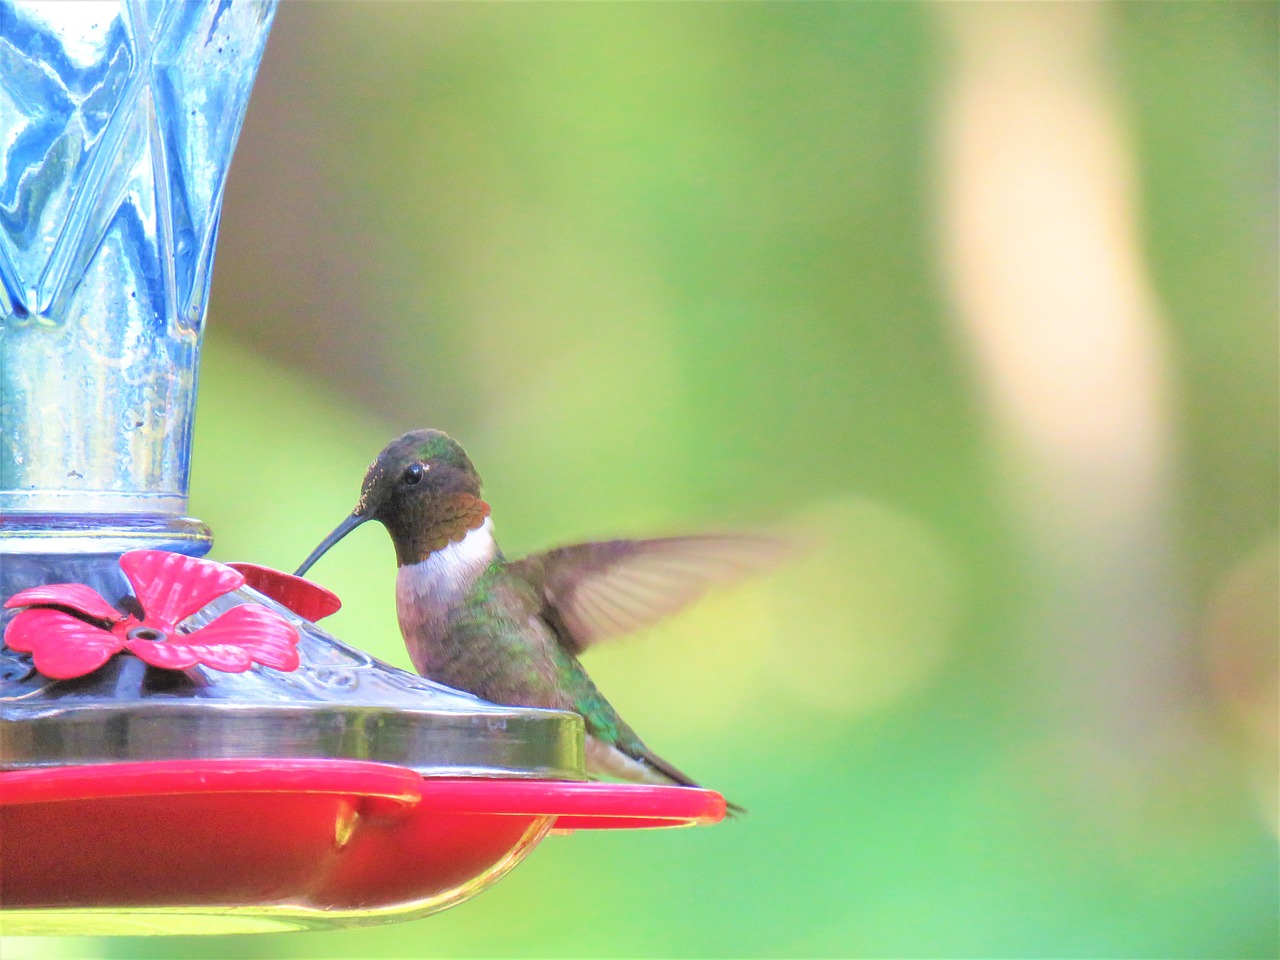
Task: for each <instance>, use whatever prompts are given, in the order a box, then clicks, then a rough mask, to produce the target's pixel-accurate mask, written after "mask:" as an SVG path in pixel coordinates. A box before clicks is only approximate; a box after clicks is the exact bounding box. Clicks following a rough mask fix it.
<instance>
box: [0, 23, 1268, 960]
mask: <svg viewBox="0 0 1280 960" xmlns="http://www.w3.org/2000/svg"><path fill="white" fill-rule="evenodd" d="M1277 26H1278V24H1277V6H1276V4H1274V3H1230V4H1225V3H1224V4H1216V3H1196V4H1179V3H1143V4H1138V3H1133V4H1117V5H1108V6H1095V5H1074V4H1067V5H1055V4H1037V5H1026V6H1022V5H1004V4H975V5H968V4H955V5H947V6H945V7H934V6H929V5H923V4H920V5H917V4H873V3H785V4H784V3H777V4H774V3H753V4H746V3H742V4H656V3H654V4H609V5H592V4H554V3H543V4H530V5H526V4H450V3H431V4H426V3H420V4H401V3H389V4H373V3H365V4H350V3H349V4H299V3H292V4H290V3H286V4H284V5H282V6H281V8H280V11H279V14H278V17H277V21H276V26H275V28H274V32H273V35H272V39H271V42H270V44H269V46H268V50H267V55H266V58H265V61H264V64H263V67H262V71H261V75H260V79H259V82H258V86H257V88H256V90H255V93H254V99H253V102H252V103H251V105H250V108H249V115H248V119H247V121H246V124H245V128H244V133H243V136H242V139H241V142H240V146H239V149H238V153H237V158H236V162H235V164H234V165H233V169H232V173H231V179H230V183H229V186H228V192H227V199H226V206H225V211H224V217H223V224H222V235H221V242H220V250H219V255H218V261H217V269H216V272H215V282H214V291H213V297H212V301H211V307H210V314H209V327H208V331H207V335H206V346H205V353H204V363H203V377H202V384H201V397H200V407H199V415H198V423H197V429H196V448H195V450H196V453H195V458H196V459H195V465H194V476H193V481H192V501H191V509H192V513H193V515H196V516H199V517H201V518H203V519H205V520H206V521H208V522H209V523H210V524H211V525H212V527H213V528H214V531H215V533H216V536H217V543H216V546H215V552H214V554H213V555H214V556H215V557H216V558H221V559H246V560H253V561H257V562H261V563H267V564H271V565H274V566H278V567H283V568H285V569H292V568H293V567H294V566H296V564H297V563H298V562H299V561H300V560H301V559H302V557H303V556H305V555H306V553H307V552H308V551H309V550H310V548H311V547H312V546H314V545H315V543H316V542H317V541H318V540H319V538H320V537H321V536H322V535H323V534H325V533H327V532H328V531H329V530H330V529H331V528H332V527H333V525H334V524H336V523H337V521H338V520H340V519H341V518H342V517H344V516H345V515H346V514H347V512H348V511H349V510H350V509H351V507H352V505H353V504H354V501H355V497H356V494H357V492H358V485H359V480H360V477H361V474H362V472H363V470H364V467H365V466H366V464H367V463H368V462H369V460H370V459H372V457H373V455H374V454H375V453H376V452H377V451H378V450H379V449H380V448H381V447H382V445H383V444H384V442H385V441H386V440H388V439H389V438H390V437H392V436H394V435H396V434H398V433H400V432H402V431H404V430H407V429H411V428H415V427H419V426H435V427H440V428H443V429H446V430H448V431H449V432H450V433H452V434H453V435H454V436H456V437H457V438H458V439H459V440H460V441H462V442H463V443H464V444H465V445H466V447H467V449H468V451H469V452H470V453H471V455H472V458H473V459H474V461H475V462H476V464H477V466H478V468H479V469H480V471H481V473H482V475H483V476H484V478H485V481H486V496H487V499H488V500H489V501H490V502H491V503H492V504H493V505H494V517H495V521H496V527H497V532H498V534H499V538H500V541H501V542H502V544H503V546H504V548H505V550H506V551H507V553H508V554H509V555H519V554H521V553H523V552H526V551H529V550H536V549H543V548H546V547H549V546H552V545H555V544H557V543H561V542H568V541H573V540H575V539H582V538H599V537H604V536H614V535H645V534H653V533H661V532H672V531H679V530H687V529H701V528H706V527H723V526H726V525H730V526H732V525H735V524H755V523H761V522H765V523H768V522H778V523H781V524H783V525H784V526H793V527H795V528H797V529H804V530H807V531H812V530H814V529H821V530H823V531H824V532H825V537H824V538H823V540H822V541H821V543H820V544H819V546H818V547H817V548H816V549H815V550H814V551H812V552H811V553H810V554H808V555H806V556H805V557H804V558H803V559H802V560H800V561H798V562H796V563H794V564H792V565H791V566H789V567H787V568H786V569H784V570H782V571H781V572H780V573H778V574H777V575H776V576H773V577H770V578H767V579H765V580H761V581H759V582H756V583H751V584H746V585H744V586H742V587H740V588H737V589H735V590H733V591H730V592H727V593H725V594H723V595H719V596H716V597H713V598H711V599H709V600H707V601H706V602H705V603H703V604H701V605H699V606H698V607H696V608H695V609H693V610H691V611H690V612H689V613H688V614H687V615H685V616H683V617H681V618H680V619H679V620H677V621H673V622H671V623H670V624H668V625H664V626H662V627H661V628H659V629H657V630H655V631H653V632H652V633H650V634H649V635H647V636H645V637H641V638H637V639H635V640H629V641H625V642H622V643H619V644H617V645H615V646H613V647H611V648H608V649H600V650H597V651H592V653H591V654H590V655H589V658H588V660H587V665H588V667H589V668H590V669H591V670H592V673H593V675H594V676H595V678H596V679H597V682H598V683H599V685H600V686H601V688H602V689H603V690H604V691H605V692H606V693H607V694H608V695H609V696H610V698H611V699H612V700H613V702H614V703H615V704H616V705H617V706H618V707H619V709H620V711H621V712H622V713H623V714H624V715H625V716H626V717H627V718H628V719H629V720H630V721H631V723H632V724H633V725H634V726H635V727H636V728H637V729H638V730H639V731H640V732H641V734H642V735H643V736H644V737H645V739H646V740H647V741H648V742H649V743H650V744H651V745H652V746H653V747H654V748H655V749H656V750H658V752H660V753H662V754H663V755H664V756H667V757H669V758H670V759H671V760H672V761H673V762H675V763H676V764H678V765H679V766H681V767H683V768H684V769H687V770H689V771H691V772H693V773H694V774H695V775H697V776H699V777H700V778H702V779H703V780H704V781H705V782H706V783H707V784H708V785H710V786H714V787H715V788H717V789H720V790H722V791H723V792H724V793H725V794H726V795H728V796H729V797H731V798H732V799H734V800H737V801H738V802H740V803H742V804H744V805H745V806H747V807H748V808H750V811H751V813H750V815H749V816H747V817H746V818H744V819H742V820H740V821H738V822H734V823H729V824H726V825H724V826H721V827H717V828H714V829H703V830H691V831H666V832H659V833H616V834H610V833H601V834H599V835H588V834H579V835H574V836H572V837H563V838H553V839H551V840H548V841H547V842H546V843H545V844H544V845H543V846H542V847H540V848H539V849H538V850H537V851H536V852H535V853H534V855H533V856H532V857H531V858H530V859H529V860H528V861H527V862H526V863H525V864H524V865H523V866H521V867H520V868H519V869H518V870H516V871H515V872H514V873H513V874H512V875H511V876H510V877H509V878H507V879H505V880H503V881H502V882H501V883H499V884H498V885H497V886H496V887H495V888H494V889H493V890H491V891H489V892H487V893H485V894H484V895H482V896H480V897H478V898H477V899H475V900H473V901H471V902H469V903H467V904H464V905H462V906H460V907H458V908H455V909H453V910H450V911H447V912H446V913H443V914H441V915H439V916H436V917H433V918H428V919H426V920H422V921H418V922H414V923H407V924H402V925H392V926H387V927H378V928H368V929H355V930H347V931H337V932H331V933H301V934H282V935H269V936H252V937H250V936H246V937H210V938H197V937H189V938H156V939H129V938H122V939H102V940H74V939H68V940H62V941H54V940H48V941H34V940H28V941H17V940H10V941H6V944H7V945H6V948H5V950H6V953H5V956H6V960H9V958H14V960H17V958H19V957H22V956H33V957H35V956H39V957H58V956H85V957H89V956H94V957H118V958H143V957H179V956H181V957H210V958H220V957H230V956H236V957H263V958H268V957H271V958H274V957H299V958H321V957H402V956H403V957H434V956H475V957H481V956H493V955H513V956H567V955H576V956H674V957H686V956H688V957H695V956H788V957H790V956H815V957H816V956H841V957H855V956H856V957H953V956H954V957H960V956H963V957H1031V956H1039V957H1275V956H1276V955H1277V953H1278V952H1280V942H1278V939H1280V937H1278V933H1277V927H1278V923H1280V920H1278V915H1277V911H1278V903H1280V880H1278V876H1277V851H1276V792H1275V791H1276V741H1275V727H1276V719H1277V718H1276V687H1275V676H1276V626H1275V623H1276V607H1277V602H1276V582H1277V572H1276V563H1277V561H1276V556H1277V549H1276V543H1277V540H1276V531H1277V502H1278V501H1280V496H1278V494H1280V490H1278V489H1277V486H1278V484H1277V475H1278V463H1277V460H1278V454H1277V432H1278V431H1277V404H1278V399H1280V397H1278V392H1277V354H1278V349H1277V347H1278V345H1277V328H1276V317H1277V268H1276V264H1277V201H1278V199H1280V197H1278V191H1277V165H1278V161H1277V143H1278V142H1280V127H1278V123H1277V113H1278V110H1280V91H1278V89H1277V77H1278V76H1280V62H1278V58H1277V36H1278V35H1280V34H1278V32H1277ZM313 575H314V576H315V577H316V578H317V579H318V580H320V581H321V582H323V583H325V584H326V585H328V586H330V587H331V588H333V589H335V590H336V591H337V592H338V593H339V594H340V595H341V596H342V597H343V599H344V601H345V604H346V607H345V609H344V610H343V611H342V612H341V613H340V614H339V615H338V616H337V617H335V618H334V619H333V620H332V621H330V622H331V623H332V627H331V629H332V630H333V631H334V632H335V633H337V634H338V635H339V636H342V637H343V638H344V639H346V640H348V641H351V642H354V643H356V644H357V645H360V646H364V647H366V648H367V649H369V650H371V651H373V652H374V653H376V654H377V655H379V656H381V657H383V658H385V659H387V660H390V661H391V662H393V663H396V664H399V665H401V666H405V667H408V666H409V664H408V659H407V657H406V656H405V654H404V651H403V648H402V646H401V643H400V640H399V635H398V631H397V628H396V625H395V616H394V611H393V596H392V583H393V576H394V560H393V556H392V553H391V550H390V546H389V543H388V542H387V540H386V538H385V536H384V534H383V533H382V532H381V531H380V530H379V529H377V528H376V527H375V526H373V525H370V526H368V527H365V528H363V529H361V530H360V531H359V532H358V533H357V534H355V535H353V536H352V537H350V538H349V539H348V540H347V541H346V542H345V543H344V544H343V545H342V547H341V548H340V549H337V550H335V551H334V552H333V553H331V554H330V555H328V556H327V557H326V558H325V559H324V560H323V561H322V562H321V564H320V565H319V566H318V567H317V568H316V570H315V571H314V574H313ZM211 855H216V854H212V853H211ZM10 951H11V952H10Z"/></svg>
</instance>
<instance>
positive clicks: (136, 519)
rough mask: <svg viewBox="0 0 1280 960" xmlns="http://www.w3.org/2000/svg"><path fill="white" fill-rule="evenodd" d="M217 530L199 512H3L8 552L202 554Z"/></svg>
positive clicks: (3, 550) (1, 543) (1, 548)
mask: <svg viewBox="0 0 1280 960" xmlns="http://www.w3.org/2000/svg"><path fill="white" fill-rule="evenodd" d="M212 546H213V534H212V532H210V530H209V528H208V527H207V526H205V524H204V523H203V521H200V520H196V519H195V518H194V517H182V516H172V515H168V514H112V513H79V514H68V513H27V512H4V513H0V556H4V555H5V554H37V553H38V554H121V553H125V552H127V551H129V550H169V551H172V552H174V553H184V554H186V555H187V556H189V557H202V556H204V555H205V554H206V553H208V552H209V549H210V548H211V547H212Z"/></svg>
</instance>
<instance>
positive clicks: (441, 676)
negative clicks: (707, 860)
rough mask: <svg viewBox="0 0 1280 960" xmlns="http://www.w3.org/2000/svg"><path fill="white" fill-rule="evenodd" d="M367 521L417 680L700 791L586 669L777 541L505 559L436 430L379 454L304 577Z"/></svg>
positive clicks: (470, 473)
mask: <svg viewBox="0 0 1280 960" xmlns="http://www.w3.org/2000/svg"><path fill="white" fill-rule="evenodd" d="M370 520H377V521H378V522H379V523H381V524H382V525H383V526H384V527H385V528H386V530H387V533H388V534H390V536H391V542H392V544H393V546H394V547H395V553H396V562H397V564H398V570H397V573H396V613H397V616H398V618H399V621H400V632H401V633H402V634H403V636H404V641H405V644H406V646H407V647H408V651H409V658H410V660H412V661H413V666H414V668H415V669H416V670H417V671H418V672H419V673H420V674H422V675H423V676H425V677H427V678H428V679H430V680H434V681H437V682H439V683H443V684H446V685H448V686H451V687H454V688H456V689H460V690H465V691H467V692H469V693H472V694H475V695H476V696H478V697H481V698H483V699H485V700H489V701H491V702H493V703H501V704H507V705H510V706H529V707H551V708H556V709H561V710H572V711H574V712H576V713H578V714H580V715H581V716H582V719H583V721H584V723H585V727H586V742H585V747H586V750H585V753H586V767H587V772H588V773H589V774H590V775H592V776H595V777H600V776H608V777H614V778H617V779H622V780H630V781H636V782H642V783H665V784H672V783H674V784H681V785H684V786H697V785H698V784H697V783H696V782H695V781H694V780H693V779H692V778H690V777H689V776H688V775H687V774H685V773H682V772H681V771H680V770H679V769H677V768H676V767H674V766H672V765H671V764H670V763H668V762H667V761H666V760H664V759H662V757H660V756H658V755H657V754H656V753H654V752H653V751H652V750H650V749H649V747H648V746H646V745H645V743H644V741H642V740H641V739H640V737H639V736H637V735H636V732H635V731H634V730H632V729H631V727H630V726H628V725H627V723H626V722H625V721H624V720H623V719H622V718H621V717H620V716H619V715H618V712H617V711H616V710H615V709H614V708H613V706H612V705H611V704H610V703H609V701H608V700H606V699H605V697H604V695H603V694H602V693H601V692H600V691H599V689H597V687H596V685H595V683H593V682H592V680H591V678H590V677H589V676H588V675H587V672H586V670H585V669H584V668H583V666H582V664H581V662H580V661H579V659H578V658H579V655H580V654H582V653H583V652H584V651H585V650H587V649H588V648H590V647H592V646H593V645H595V644H596V643H599V642H601V641H604V640H607V639H610V638H613V637H617V636H621V635H623V634H627V633H631V632H632V631H634V630H638V629H640V628H642V627H645V626H649V625H651V624H653V623H655V622H657V621H658V620H661V619H663V618H664V617H666V616H668V615H669V614H672V613H674V612H675V611H676V610H678V609H680V608H681V607H683V606H685V605H686V604H688V603H690V602H692V601H693V600H694V599H696V598H697V597H699V596H701V595H702V594H703V593H704V592H705V591H706V590H708V589H709V588H711V587H712V586H715V585H717V584H723V583H727V582H730V581H733V580H736V579H738V578H739V577H741V576H743V575H746V574H750V573H754V572H760V571H763V570H765V569H767V568H768V567H770V566H772V565H773V564H774V563H775V562H776V559H777V557H778V554H779V547H780V542H779V541H778V540H776V539H774V538H771V537H768V536H765V535H752V534H705V535H693V536H677V537H662V538H656V539H644V540H606V541H599V542H594V543H579V544H574V545H572V546H564V547H558V548H556V549H554V550H549V551H546V552H544V553H534V554H530V555H529V556H526V557H523V558H521V559H518V560H508V559H507V558H506V557H505V556H504V555H503V553H502V550H501V549H500V548H499V547H498V543H497V541H496V540H495V539H494V534H493V519H492V517H491V516H490V509H489V504H488V503H486V502H485V501H484V500H482V499H481V497H480V475H479V474H478V473H477V472H476V469H475V467H474V466H473V465H472V463H471V460H470V458H468V456H467V454H466V452H465V451H464V450H463V448H462V446H461V445H460V444H458V442H457V441H455V440H454V439H453V438H452V437H450V436H448V435H447V434H445V433H442V432H441V431H439V430H414V431H411V432H409V433H406V434H404V435H403V436H401V437H398V438H396V439H395V440H393V441H391V443H390V444H388V445H387V446H386V448H385V449H384V450H383V451H382V452H381V453H380V454H378V457H377V459H376V460H374V461H373V463H372V464H370V466H369V469H368V471H367V472H366V473H365V476H364V482H363V484H362V486H361V491H360V498H359V500H358V502H357V503H356V507H355V509H354V510H353V511H352V512H351V514H350V516H348V517H347V518H346V519H345V520H343V521H342V522H341V523H340V524H338V526H337V527H336V528H335V529H334V530H333V532H332V533H330V534H329V535H328V536H327V537H325V538H324V540H322V541H321V542H320V544H319V546H317V547H316V548H315V550H313V551H312V552H311V555H310V556H309V557H307V559H306V560H304V561H303V563H302V566H300V567H299V568H298V570H297V575H298V576H302V575H303V574H305V573H306V572H307V571H308V570H309V569H310V568H311V566H312V564H314V563H315V562H316V560H318V559H319V558H320V557H321V555H323V554H324V553H325V552H326V551H327V550H329V548H330V547H332V546H333V545H334V544H336V543H337V542H338V541H339V540H341V539H342V538H343V537H345V536H346V535H347V534H349V533H350V532H351V531H352V530H354V529H355V528H356V527H358V526H360V525H361V524H363V523H367V522H368V521H370ZM729 806H730V808H731V809H732V810H735V811H738V812H740V811H741V808H740V807H737V806H736V805H734V804H730V805H729Z"/></svg>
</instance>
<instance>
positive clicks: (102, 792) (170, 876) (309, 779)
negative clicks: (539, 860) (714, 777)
mask: <svg viewBox="0 0 1280 960" xmlns="http://www.w3.org/2000/svg"><path fill="white" fill-rule="evenodd" d="M724 811H725V805H724V798H723V797H721V796H720V795H719V794H717V793H714V792H713V791H710V790H698V789H694V788H688V787H665V786H643V785H633V784H612V783H568V782H560V781H546V780H530V781H521V780H478V779H474V780H467V779H448V780H424V779H423V778H421V777H420V776H418V774H416V773H415V772H414V771H412V770H409V769H406V768H403V767H395V766H388V765H385V764H378V763H365V762H360V761H349V760H203V761H164V762H156V763H131V764H109V765H93V766H81V767H59V768H53V769H48V770H22V771H11V772H7V773H0V838H3V843H2V844H0V878H3V883H2V884H0V907H3V909H4V910H6V911H8V910H41V911H43V910H80V911H84V910H100V909H104V908H105V909H113V908H131V909H136V908H162V909H163V908H184V907H186V908H192V907H194V908H209V907H219V906H223V907H234V908H237V909H238V910H243V909H244V908H252V907H254V906H255V905H262V906H264V908H265V907H269V908H270V909H271V911H272V913H273V914H275V915H279V914H280V913H282V912H283V913H285V914H287V913H289V912H290V911H291V910H296V911H298V912H300V913H306V914H308V915H310V914H314V913H315V912H317V911H322V912H325V913H333V914H334V915H335V916H338V915H347V916H353V917H363V918H365V919H364V920H363V921H362V922H369V919H371V918H374V917H376V916H377V914H378V913H380V912H382V911H389V912H394V913H396V914H399V915H405V914H408V915H421V914H422V913H427V912H431V911H432V910H436V909H440V908H442V907H444V906H448V905H450V904H452V903H456V902H459V901H460V900H462V899H466V898H467V897H469V896H472V895H474V894H475V893H477V892H479V891H480V890H481V889H483V888H484V887H485V886H487V885H488V884H489V883H491V882H493V881H494V880H496V879H497V878H498V877H499V876H501V875H502V874H503V873H504V872H505V871H506V870H507V869H509V868H510V867H511V866H513V865H514V864H515V863H517V862H518V861H519V860H520V859H521V858H523V856H524V855H525V854H527V853H528V852H529V850H531V849H532V848H533V847H534V846H535V845H536V844H537V843H538V842H539V841H540V840H541V839H542V838H543V837H544V836H546V834H547V832H548V831H549V830H550V829H552V828H553V827H554V828H556V829H561V830H574V829H585V828H598V827H623V828H631V827H658V826H685V825H692V824H699V823H702V824H709V823H715V822H717V821H719V820H720V819H722V818H723V816H724ZM355 922H361V921H359V920H357V921H355Z"/></svg>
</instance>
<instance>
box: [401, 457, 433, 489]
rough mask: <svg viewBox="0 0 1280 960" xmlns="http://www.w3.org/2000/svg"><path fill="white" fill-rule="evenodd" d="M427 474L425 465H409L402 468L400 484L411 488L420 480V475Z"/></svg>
mask: <svg viewBox="0 0 1280 960" xmlns="http://www.w3.org/2000/svg"><path fill="white" fill-rule="evenodd" d="M426 472H427V468H426V465H425V464H421V463H411V464H409V466H407V467H405V468H404V473H402V474H401V475H400V482H401V483H403V484H405V485H406V486H410V487H412V486H413V485H414V484H416V483H417V482H418V481H420V480H421V479H422V475H423V474H424V473H426Z"/></svg>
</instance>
